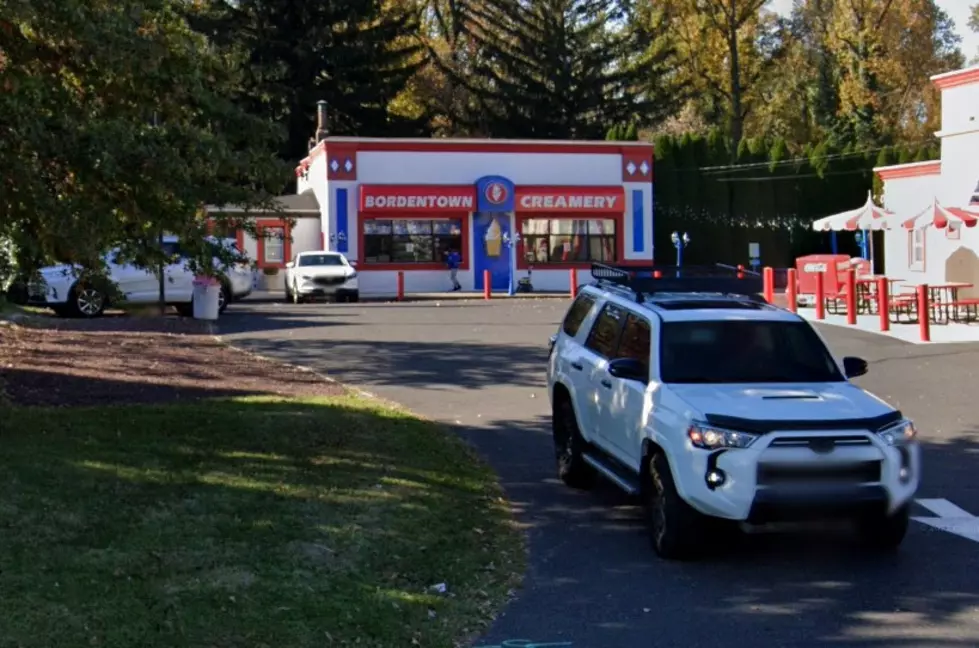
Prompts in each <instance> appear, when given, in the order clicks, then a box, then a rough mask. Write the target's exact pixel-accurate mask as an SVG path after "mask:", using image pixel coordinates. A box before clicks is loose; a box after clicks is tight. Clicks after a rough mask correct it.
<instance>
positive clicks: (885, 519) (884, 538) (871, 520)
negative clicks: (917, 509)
mask: <svg viewBox="0 0 979 648" xmlns="http://www.w3.org/2000/svg"><path fill="white" fill-rule="evenodd" d="M909 519H910V507H909V506H907V505H905V506H902V507H901V508H900V509H898V510H897V511H896V512H895V513H894V514H893V515H886V514H883V515H870V516H867V517H864V518H861V519H859V520H857V532H858V533H859V534H860V539H861V540H862V541H863V543H864V544H865V545H866V546H867V547H868V548H870V549H876V550H880V551H888V550H894V549H897V548H898V547H899V546H900V545H901V542H903V541H904V536H905V535H906V534H907V532H908V521H909Z"/></svg>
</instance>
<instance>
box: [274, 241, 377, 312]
mask: <svg viewBox="0 0 979 648" xmlns="http://www.w3.org/2000/svg"><path fill="white" fill-rule="evenodd" d="M285 287H286V301H291V302H293V303H294V304H299V303H302V302H304V301H306V300H307V299H311V298H313V297H323V298H325V299H330V300H332V301H348V302H355V301H357V300H359V299H360V289H359V288H358V286H357V270H356V269H355V268H354V267H353V264H351V263H350V262H349V261H347V257H345V256H343V255H342V254H340V253H339V252H326V251H322V250H321V251H317V252H300V253H299V254H297V255H296V257H295V258H294V259H293V260H292V261H290V262H289V263H287V264H286V286H285Z"/></svg>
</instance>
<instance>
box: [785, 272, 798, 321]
mask: <svg viewBox="0 0 979 648" xmlns="http://www.w3.org/2000/svg"><path fill="white" fill-rule="evenodd" d="M795 272H796V270H795V268H789V270H788V272H787V273H786V275H787V276H788V283H787V284H786V285H785V298H786V299H788V300H789V310H790V311H792V312H793V313H794V312H796V310H797V308H798V295H797V294H796V284H795Z"/></svg>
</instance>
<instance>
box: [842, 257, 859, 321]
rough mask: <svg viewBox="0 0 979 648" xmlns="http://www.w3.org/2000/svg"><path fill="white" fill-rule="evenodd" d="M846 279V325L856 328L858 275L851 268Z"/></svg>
mask: <svg viewBox="0 0 979 648" xmlns="http://www.w3.org/2000/svg"><path fill="white" fill-rule="evenodd" d="M844 277H845V278H846V323H847V324H849V325H850V326H854V325H856V323H857V273H856V272H855V271H854V270H853V269H852V268H851V269H849V270H847V271H846V274H845V275H844Z"/></svg>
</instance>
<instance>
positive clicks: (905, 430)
mask: <svg viewBox="0 0 979 648" xmlns="http://www.w3.org/2000/svg"><path fill="white" fill-rule="evenodd" d="M877 434H878V435H880V438H881V439H883V440H884V443H886V444H887V445H890V446H902V445H907V444H908V443H911V442H912V441H914V440H915V438H916V437H917V436H918V430H916V429H915V427H914V423H912V422H911V421H910V420H909V419H901V420H900V421H898V422H897V423H894V424H892V425H888V426H887V427H885V428H881V429H879V430H877Z"/></svg>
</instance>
